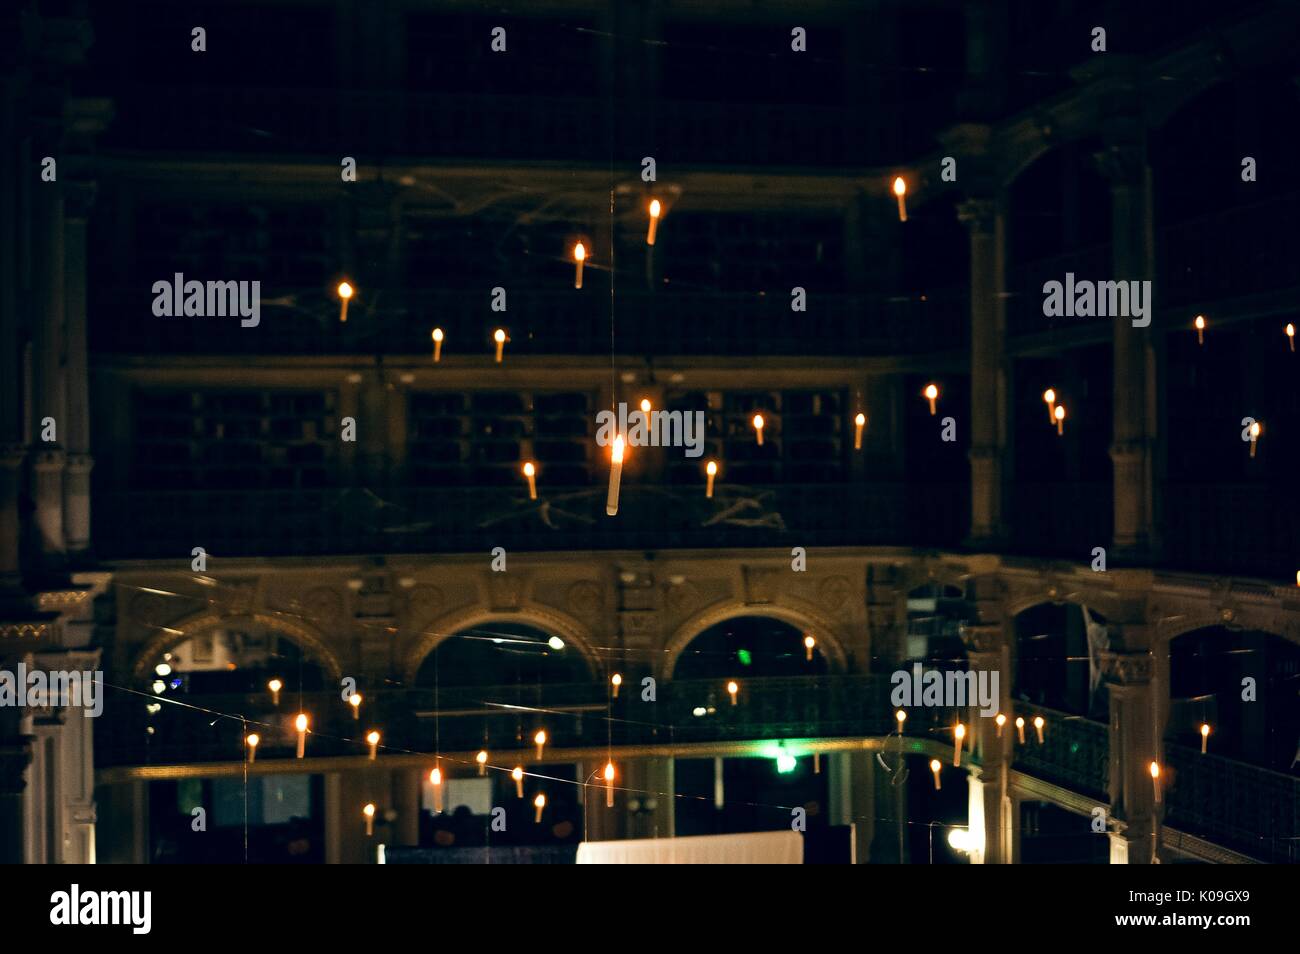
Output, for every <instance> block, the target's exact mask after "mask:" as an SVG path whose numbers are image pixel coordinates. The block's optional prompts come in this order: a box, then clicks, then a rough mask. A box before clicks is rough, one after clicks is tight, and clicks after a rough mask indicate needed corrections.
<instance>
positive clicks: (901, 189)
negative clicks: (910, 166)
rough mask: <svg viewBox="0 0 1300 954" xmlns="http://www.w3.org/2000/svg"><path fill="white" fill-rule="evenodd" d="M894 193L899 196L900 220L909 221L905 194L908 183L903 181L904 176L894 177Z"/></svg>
mask: <svg viewBox="0 0 1300 954" xmlns="http://www.w3.org/2000/svg"><path fill="white" fill-rule="evenodd" d="M894 195H896V196H898V221H900V222H906V221H907V202H906V200H904V198H903V197H904V196H905V195H907V183H906V182H904V181H903V177H902V176H896V177H895V178H894Z"/></svg>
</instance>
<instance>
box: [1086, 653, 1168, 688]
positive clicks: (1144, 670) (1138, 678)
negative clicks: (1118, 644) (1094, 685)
mask: <svg viewBox="0 0 1300 954" xmlns="http://www.w3.org/2000/svg"><path fill="white" fill-rule="evenodd" d="M1098 658H1099V659H1100V661H1101V672H1102V676H1103V677H1105V678H1106V679H1108V680H1110V681H1111V682H1114V683H1118V684H1120V685H1126V686H1131V685H1140V684H1142V683H1145V682H1150V681H1151V677H1152V675H1153V674H1154V672H1155V660H1154V659H1153V658H1152V656H1151V654H1150V653H1115V652H1110V651H1107V650H1102V651H1101V652H1100V653H1098Z"/></svg>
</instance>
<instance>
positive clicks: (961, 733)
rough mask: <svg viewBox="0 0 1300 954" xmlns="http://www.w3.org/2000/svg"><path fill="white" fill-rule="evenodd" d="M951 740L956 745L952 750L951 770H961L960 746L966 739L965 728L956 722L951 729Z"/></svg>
mask: <svg viewBox="0 0 1300 954" xmlns="http://www.w3.org/2000/svg"><path fill="white" fill-rule="evenodd" d="M952 735H953V738H954V739H956V743H955V744H954V745H953V748H952V765H953V768H961V746H962V742H963V741H965V739H966V727H965V726H964V725H962V724H961V723H960V722H958V723H957V724H956V725H955V726H953V729H952Z"/></svg>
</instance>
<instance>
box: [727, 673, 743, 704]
mask: <svg viewBox="0 0 1300 954" xmlns="http://www.w3.org/2000/svg"><path fill="white" fill-rule="evenodd" d="M739 692H740V686H739V684H738V683H736V681H735V680H734V679H733V680H732V681H731V682H729V683H727V695H729V696H731V704H732V705H733V706H734V705H735V704H736V696H737V694H738V693H739Z"/></svg>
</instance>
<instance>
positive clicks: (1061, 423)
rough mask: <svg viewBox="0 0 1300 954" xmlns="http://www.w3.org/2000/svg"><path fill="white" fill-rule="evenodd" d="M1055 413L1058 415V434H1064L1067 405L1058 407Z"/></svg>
mask: <svg viewBox="0 0 1300 954" xmlns="http://www.w3.org/2000/svg"><path fill="white" fill-rule="evenodd" d="M1054 413H1055V415H1056V433H1057V434H1058V435H1061V434H1064V433H1065V405H1064V404H1058V405H1056V411H1055V412H1054Z"/></svg>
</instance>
